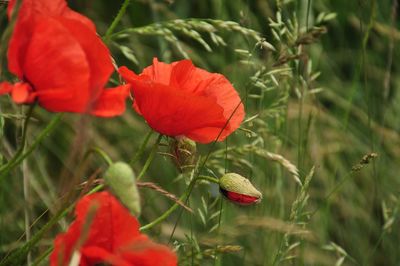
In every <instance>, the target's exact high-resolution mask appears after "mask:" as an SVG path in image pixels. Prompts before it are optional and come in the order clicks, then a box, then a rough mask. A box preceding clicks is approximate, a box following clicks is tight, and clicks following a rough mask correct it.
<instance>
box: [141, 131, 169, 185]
mask: <svg viewBox="0 0 400 266" xmlns="http://www.w3.org/2000/svg"><path fill="white" fill-rule="evenodd" d="M162 136H163V135H162V134H159V135H158V138H157V140H156V143H154V145H153V148H152V149H151V151H150V154H149V157H147V160H146V162H145V163H144V166H143V168H142V171H140V173H139V175H138V177H137V178H136V180H139V179H141V178H142V177H143V176H144V174H145V173H146V171H147V169H148V168H149V166H150V164H151V162H152V161H153V159H154V156H155V155H156V152H157V149H158V145H159V144H160V141H161V138H162Z"/></svg>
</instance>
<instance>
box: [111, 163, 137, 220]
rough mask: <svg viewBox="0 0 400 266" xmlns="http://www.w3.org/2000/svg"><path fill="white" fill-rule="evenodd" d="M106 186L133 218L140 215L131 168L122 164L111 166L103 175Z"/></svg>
mask: <svg viewBox="0 0 400 266" xmlns="http://www.w3.org/2000/svg"><path fill="white" fill-rule="evenodd" d="M104 180H105V182H106V184H107V185H108V186H109V187H110V188H111V190H112V192H113V193H114V194H115V195H116V196H117V197H118V198H119V200H120V201H121V203H122V204H124V205H125V207H127V208H128V210H129V211H130V212H131V213H132V214H133V215H135V216H139V215H140V197H139V192H138V189H137V186H136V180H135V174H134V173H133V171H132V168H131V167H130V166H129V165H128V164H127V163H124V162H116V163H114V164H112V165H111V166H110V167H109V168H108V169H107V171H106V172H105V174H104Z"/></svg>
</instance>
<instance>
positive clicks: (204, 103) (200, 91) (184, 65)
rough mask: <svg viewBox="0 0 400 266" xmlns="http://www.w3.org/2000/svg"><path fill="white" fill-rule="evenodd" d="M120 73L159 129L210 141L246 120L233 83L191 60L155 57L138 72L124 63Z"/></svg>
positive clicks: (140, 110) (137, 103) (141, 109)
mask: <svg viewBox="0 0 400 266" xmlns="http://www.w3.org/2000/svg"><path fill="white" fill-rule="evenodd" d="M120 73H121V75H122V76H123V77H124V79H125V80H126V81H128V82H130V83H131V84H132V90H133V92H134V97H135V102H134V108H135V109H136V110H137V111H138V113H139V114H141V115H143V117H144V118H145V119H146V121H147V122H148V124H149V125H150V126H151V127H152V128H153V129H155V130H156V131H158V132H160V133H163V134H166V135H170V136H177V135H179V134H180V135H185V136H186V137H188V138H190V139H192V140H194V141H198V142H202V143H209V142H211V141H214V140H217V137H218V136H219V137H218V141H222V140H224V139H225V138H226V137H227V136H228V135H230V134H231V133H232V132H233V131H235V130H236V129H237V128H238V127H239V126H240V124H241V122H242V121H243V118H244V107H243V104H242V103H241V100H240V97H239V95H238V93H237V92H236V90H235V89H234V88H233V86H232V84H231V83H230V82H229V81H228V80H227V79H226V78H225V77H224V76H222V75H220V74H215V73H209V72H207V71H205V70H202V69H200V68H196V67H194V66H193V64H192V62H191V61H190V60H182V61H178V62H174V63H172V64H165V63H162V62H158V60H157V59H154V60H153V65H152V66H149V67H147V68H145V69H144V70H143V73H142V74H140V75H139V76H138V75H136V74H135V73H133V72H131V71H129V70H128V69H127V68H125V67H123V68H120ZM163 86H164V87H163ZM148 106H151V107H148ZM144 108H147V110H144ZM217 109H219V110H222V117H221V114H220V113H218V112H217ZM217 113H218V114H217ZM207 119H209V120H208V123H207ZM216 121H218V123H217V122H216ZM179 123H180V124H181V125H179Z"/></svg>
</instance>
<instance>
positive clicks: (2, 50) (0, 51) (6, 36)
mask: <svg viewBox="0 0 400 266" xmlns="http://www.w3.org/2000/svg"><path fill="white" fill-rule="evenodd" d="M21 4H22V0H17V1H15V4H14V7H13V12H12V13H11V19H10V22H9V24H8V27H7V28H6V29H5V30H4V32H3V34H2V36H1V43H2V44H5V43H8V42H9V40H10V38H11V35H12V33H13V31H14V27H15V23H16V21H17V15H18V12H19V8H20V7H21ZM6 49H7V45H1V46H0V66H1V65H2V63H3V57H4V55H5V54H6ZM1 74H2V67H0V76H1Z"/></svg>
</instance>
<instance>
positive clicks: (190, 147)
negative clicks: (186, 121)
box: [170, 137, 197, 172]
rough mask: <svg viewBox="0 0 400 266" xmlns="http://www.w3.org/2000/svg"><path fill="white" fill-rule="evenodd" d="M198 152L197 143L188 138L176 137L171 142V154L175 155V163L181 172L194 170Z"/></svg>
mask: <svg viewBox="0 0 400 266" xmlns="http://www.w3.org/2000/svg"><path fill="white" fill-rule="evenodd" d="M196 150H197V149H196V142H194V141H193V140H191V139H188V138H186V137H176V138H172V139H171V141H170V152H171V154H172V155H173V160H174V163H175V164H176V166H177V167H178V169H179V170H180V171H181V172H185V171H187V170H190V169H192V168H193V165H194V162H195V159H196Z"/></svg>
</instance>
